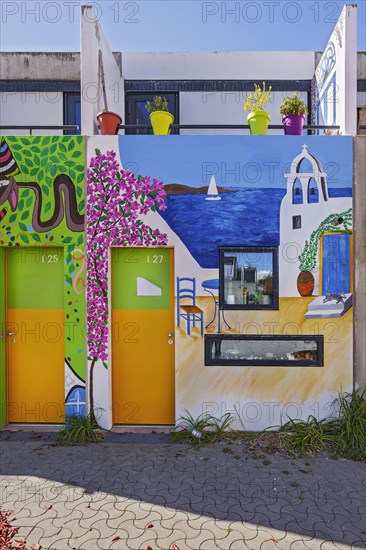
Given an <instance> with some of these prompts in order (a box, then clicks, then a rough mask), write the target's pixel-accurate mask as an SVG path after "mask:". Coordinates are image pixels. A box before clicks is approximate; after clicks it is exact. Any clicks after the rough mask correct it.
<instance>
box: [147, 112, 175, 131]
mask: <svg viewBox="0 0 366 550" xmlns="http://www.w3.org/2000/svg"><path fill="white" fill-rule="evenodd" d="M150 122H151V126H152V129H153V132H154V134H155V135H156V136H168V135H169V134H170V131H171V128H172V124H173V122H174V117H173V115H172V114H171V113H168V111H153V112H152V113H151V114H150Z"/></svg>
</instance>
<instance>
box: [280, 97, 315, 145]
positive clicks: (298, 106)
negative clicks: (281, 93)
mask: <svg viewBox="0 0 366 550" xmlns="http://www.w3.org/2000/svg"><path fill="white" fill-rule="evenodd" d="M307 112H308V109H307V107H306V104H305V102H304V101H303V100H302V99H301V97H299V96H298V95H297V93H296V92H294V93H293V94H292V96H287V97H285V98H284V100H283V103H282V105H281V107H280V113H281V115H282V124H283V125H284V128H285V134H286V135H288V136H301V134H302V131H303V128H304V122H305V115H306V113H307Z"/></svg>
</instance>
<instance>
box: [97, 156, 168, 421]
mask: <svg viewBox="0 0 366 550" xmlns="http://www.w3.org/2000/svg"><path fill="white" fill-rule="evenodd" d="M116 156H117V154H116V152H115V151H107V152H106V153H101V151H100V150H99V149H95V153H94V156H93V157H91V158H90V159H89V164H88V173H87V178H88V179H87V196H88V205H87V252H88V288H87V303H88V358H89V361H90V367H89V403H90V410H91V414H92V417H93V419H94V420H95V419H96V417H97V418H98V417H100V414H101V411H96V410H95V396H94V385H95V382H94V380H95V377H94V371H95V368H96V366H97V363H98V362H100V363H101V365H102V366H101V367H100V368H102V369H103V368H105V369H108V361H109V358H110V354H109V350H108V348H109V333H110V327H109V287H108V282H109V268H108V256H109V249H110V247H113V246H114V247H125V246H164V245H166V244H167V236H166V234H164V233H162V232H161V231H159V229H153V228H152V227H150V226H149V225H148V224H147V223H144V221H143V218H144V216H145V215H146V214H147V213H148V212H150V211H157V210H160V211H163V210H164V209H165V191H164V188H163V184H162V182H161V181H159V180H157V179H153V181H151V180H150V178H149V177H141V176H138V177H135V176H134V175H133V174H132V173H131V172H129V171H128V170H123V169H122V168H121V167H120V165H119V163H118V161H117V160H116ZM97 408H98V406H97Z"/></svg>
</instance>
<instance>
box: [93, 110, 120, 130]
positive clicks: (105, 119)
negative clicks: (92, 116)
mask: <svg viewBox="0 0 366 550" xmlns="http://www.w3.org/2000/svg"><path fill="white" fill-rule="evenodd" d="M97 120H98V122H99V126H100V131H101V133H102V135H103V136H115V135H117V134H118V126H119V125H120V124H122V118H121V117H120V116H119V115H117V113H113V111H102V112H101V113H99V114H98V115H97Z"/></svg>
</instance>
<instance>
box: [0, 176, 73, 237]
mask: <svg viewBox="0 0 366 550" xmlns="http://www.w3.org/2000/svg"><path fill="white" fill-rule="evenodd" d="M1 183H2V184H3V185H2V186H1V187H0V206H1V205H2V204H4V203H5V202H6V201H7V200H8V201H9V203H10V208H11V210H12V212H14V211H15V210H16V209H17V206H18V191H19V189H22V188H24V189H33V191H34V194H35V196H36V200H35V204H34V210H33V217H32V226H33V229H34V230H35V231H37V232H38V233H45V232H47V231H50V230H51V229H54V228H55V227H57V226H58V225H59V224H60V223H61V221H62V220H63V218H64V216H65V215H66V223H67V226H68V228H69V229H70V230H71V231H84V216H82V215H81V214H79V212H78V208H77V201H76V193H75V186H74V184H73V182H72V180H71V178H70V177H69V176H67V175H66V174H59V175H58V176H56V177H55V179H54V182H53V192H54V199H55V209H54V212H53V215H52V217H51V218H50V219H49V220H47V221H42V220H41V211H42V191H41V188H40V186H39V185H38V183H36V182H21V183H20V182H16V181H15V179H14V178H13V177H12V176H10V178H9V180H7V181H6V184H5V181H4V180H3V181H2V182H1ZM4 184H5V185H4ZM62 193H63V195H64V201H62Z"/></svg>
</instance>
